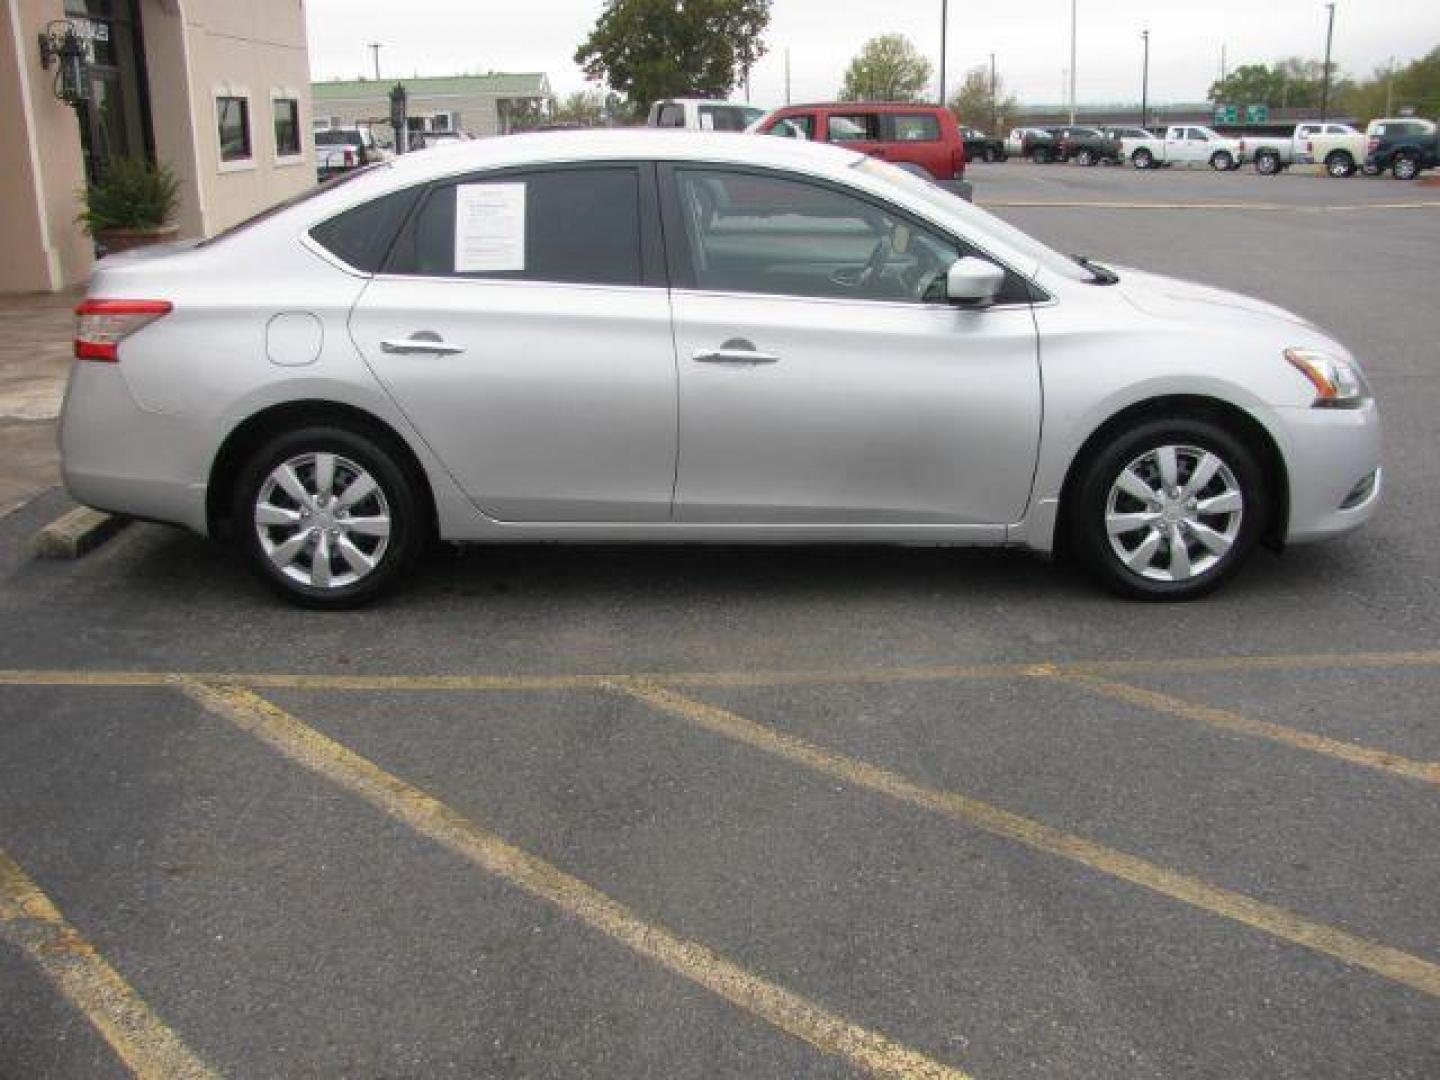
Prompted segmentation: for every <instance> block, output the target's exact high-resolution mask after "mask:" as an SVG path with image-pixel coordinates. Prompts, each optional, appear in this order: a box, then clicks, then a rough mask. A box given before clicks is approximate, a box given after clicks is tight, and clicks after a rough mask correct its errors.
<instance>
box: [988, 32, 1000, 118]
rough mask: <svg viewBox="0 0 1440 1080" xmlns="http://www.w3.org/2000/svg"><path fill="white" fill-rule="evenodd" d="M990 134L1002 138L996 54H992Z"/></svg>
mask: <svg viewBox="0 0 1440 1080" xmlns="http://www.w3.org/2000/svg"><path fill="white" fill-rule="evenodd" d="M990 134H991V135H993V136H994V137H995V138H997V139H998V138H999V137H1000V104H999V102H997V101H996V100H995V54H994V53H993V52H992V53H991V54H990Z"/></svg>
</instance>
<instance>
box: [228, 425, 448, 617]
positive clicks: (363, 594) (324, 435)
mask: <svg viewBox="0 0 1440 1080" xmlns="http://www.w3.org/2000/svg"><path fill="white" fill-rule="evenodd" d="M310 454H332V455H335V456H336V458H337V459H339V460H340V461H341V463H342V465H341V466H337V469H338V468H343V467H344V466H348V465H352V464H353V465H354V466H356V467H358V468H359V469H362V470H364V471H365V472H366V473H368V474H369V475H370V477H371V478H373V480H374V481H375V484H376V487H377V489H378V492H379V498H378V499H375V500H374V501H371V499H367V500H365V501H364V502H360V503H357V504H356V506H357V507H359V508H360V510H359V514H365V513H367V512H373V510H367V509H366V508H367V507H369V508H373V507H380V508H382V509H383V511H385V512H386V516H388V518H389V521H390V525H389V534H388V536H387V537H386V539H385V542H384V546H383V549H381V548H378V547H377V548H376V549H372V551H373V550H378V551H379V554H378V556H377V561H376V563H375V565H374V568H373V569H371V570H369V571H368V572H366V573H365V574H364V575H363V576H361V577H359V578H358V580H355V581H353V582H350V583H348V584H338V585H334V586H328V587H322V586H317V585H314V584H309V583H305V582H302V581H299V580H296V579H295V578H294V577H291V576H289V575H288V574H287V573H285V572H284V571H282V570H281V569H280V568H279V567H278V566H277V565H276V564H275V563H274V562H273V561H272V560H271V558H270V556H269V555H268V554H267V553H266V551H265V548H264V547H263V545H262V540H261V527H260V526H257V525H256V524H255V514H256V506H257V505H258V503H259V500H260V497H261V493H262V491H263V490H264V488H265V486H266V484H267V481H268V478H269V477H270V476H271V474H272V472H273V471H274V470H276V469H277V468H279V467H280V465H282V464H283V463H285V462H288V461H292V460H294V459H296V458H300V457H303V456H305V455H310ZM337 476H338V473H337ZM342 484H343V478H342V479H337V482H336V484H335V485H334V487H335V488H341V485H342ZM424 491H425V487H424V482H423V480H422V479H421V478H420V477H418V476H416V475H414V470H413V468H412V467H410V466H409V465H408V463H407V462H406V461H405V459H404V457H403V456H402V454H401V452H400V451H399V450H398V448H396V447H393V446H391V445H389V441H388V440H380V439H376V438H373V437H371V436H370V435H367V434H362V433H360V432H359V431H353V430H351V429H349V428H344V427H336V426H333V425H329V424H314V425H311V426H306V427H302V428H296V429H295V430H293V431H287V432H283V433H281V434H279V435H276V436H274V437H273V438H271V439H269V440H268V441H267V442H266V443H264V445H262V446H261V447H260V448H259V449H258V450H256V451H255V453H254V454H252V455H251V456H250V458H249V459H248V460H247V461H246V462H245V465H244V467H243V468H242V469H241V470H240V474H239V478H238V480H237V481H236V484H235V489H234V492H233V500H232V506H231V514H232V517H231V520H232V522H233V523H234V528H235V532H236V535H237V537H238V538H239V542H240V546H241V548H242V549H243V551H244V552H245V556H246V559H247V561H248V562H249V563H250V565H251V567H252V568H253V569H254V570H255V571H256V572H257V573H258V574H259V575H260V577H261V578H263V579H264V580H265V581H266V582H267V583H268V584H269V585H270V586H271V588H273V589H275V590H276V591H277V592H278V593H279V594H280V595H281V596H283V597H284V598H285V599H287V600H289V601H290V602H291V603H294V604H298V605H300V606H301V607H309V608H328V609H339V608H351V607H357V606H359V605H361V604H365V603H368V602H370V601H371V600H374V599H375V598H376V597H378V596H379V595H380V594H381V593H383V592H384V591H385V590H386V589H388V588H390V587H391V586H393V585H394V584H395V583H396V581H398V580H399V579H400V578H401V577H403V576H404V574H405V573H406V572H407V571H408V570H409V569H410V568H411V567H412V566H413V565H414V563H415V560H416V559H417V557H418V556H419V555H420V553H421V552H422V551H423V550H424V548H425V545H426V543H427V542H428V540H429V534H430V529H429V520H430V517H429V514H428V513H427V509H428V508H427V507H426V506H425V504H424V499H425V495H424ZM274 497H275V496H274V495H272V498H274ZM372 498H373V497H372ZM296 505H297V506H298V505H299V504H298V503H296ZM317 513H318V512H317ZM312 520H314V519H313V518H312ZM276 528H277V529H280V530H291V529H292V527H291V526H289V525H286V526H277V527H276ZM299 531H302V532H303V531H305V529H304V527H303V526H302V527H301V528H300V529H299ZM309 531H310V534H311V537H312V542H310V543H308V544H307V545H306V548H302V549H301V550H302V552H303V553H305V554H306V555H307V556H308V558H309V560H310V561H309V565H310V566H312V567H313V565H314V554H315V542H314V537H315V536H316V535H317V530H316V529H313V528H312V529H310V530H309ZM287 535H288V536H294V535H296V533H295V532H294V531H290V532H288V534H287V533H285V532H281V533H279V534H276V533H274V532H269V533H268V536H269V539H270V541H271V542H272V543H275V542H277V541H279V540H281V539H283V538H285V537H286V536H287ZM357 535H358V534H357ZM358 542H360V543H365V542H366V541H364V540H361V541H358ZM335 550H336V552H338V551H339V549H338V547H337V548H336V549H335ZM332 563H333V564H334V565H338V566H340V567H342V568H343V569H347V570H348V569H349V568H347V567H345V560H344V559H341V558H340V557H339V555H338V554H337V555H334V556H332ZM302 565H303V564H302ZM295 568H296V570H297V572H298V571H299V570H300V569H301V567H300V566H296V567H295ZM312 578H313V572H312Z"/></svg>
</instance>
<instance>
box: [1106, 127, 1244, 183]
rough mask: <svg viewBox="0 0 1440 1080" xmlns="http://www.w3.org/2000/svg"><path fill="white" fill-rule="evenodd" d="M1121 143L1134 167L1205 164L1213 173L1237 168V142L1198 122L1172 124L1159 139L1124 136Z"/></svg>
mask: <svg viewBox="0 0 1440 1080" xmlns="http://www.w3.org/2000/svg"><path fill="white" fill-rule="evenodd" d="M1123 145H1124V148H1125V153H1126V155H1127V156H1128V157H1129V159H1130V164H1131V165H1134V166H1135V168H1137V169H1158V168H1161V167H1163V166H1166V165H1209V166H1210V167H1211V168H1212V169H1214V170H1215V171H1216V172H1228V171H1229V170H1231V169H1238V168H1239V167H1240V144H1239V141H1238V140H1236V139H1230V138H1227V137H1226V136H1224V135H1221V134H1218V133H1217V132H1215V131H1212V130H1211V129H1210V128H1208V127H1201V126H1199V125H1198V124H1176V125H1175V126H1173V127H1168V128H1166V129H1165V135H1164V137H1163V138H1162V137H1159V136H1157V137H1156V138H1153V139H1126V140H1124V143H1123Z"/></svg>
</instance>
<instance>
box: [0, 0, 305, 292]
mask: <svg viewBox="0 0 1440 1080" xmlns="http://www.w3.org/2000/svg"><path fill="white" fill-rule="evenodd" d="M137 8H138V15H139V21H140V25H141V28H142V29H143V53H144V67H145V71H146V73H147V75H148V79H147V83H148V91H149V92H148V95H147V98H148V103H149V116H150V127H151V130H152V132H153V136H154V146H155V156H156V157H157V158H158V159H159V160H161V161H163V162H165V163H167V164H169V165H170V166H171V167H172V168H173V169H174V170H175V172H176V174H177V176H178V177H179V179H180V182H181V206H180V209H179V212H178V214H177V224H178V225H179V226H180V231H181V235H182V236H198V235H209V234H213V233H215V232H218V231H220V230H221V229H224V228H226V227H228V226H230V225H232V224H234V223H235V222H237V221H240V220H242V219H243V218H246V217H248V216H250V215H251V214H253V213H255V212H257V211H258V210H261V209H263V208H264V207H266V206H268V205H270V204H272V203H275V202H278V201H280V200H281V199H284V198H288V197H289V196H291V195H293V194H296V193H298V192H300V191H302V190H304V189H305V188H307V187H310V186H312V185H313V184H314V183H315V156H314V143H313V139H312V135H311V116H310V71H309V58H308V54H307V51H306V41H305V5H304V2H303V0H243V2H242V0H138V4H137ZM64 17H65V3H64V0H0V207H3V211H0V213H3V218H0V221H3V227H0V292H30V291H42V290H55V289H60V288H64V287H65V286H67V285H71V284H74V283H76V282H80V281H83V280H84V279H85V277H86V276H87V275H88V274H89V271H90V267H91V264H92V262H93V245H92V243H91V241H90V238H89V237H87V236H86V235H85V234H84V232H83V230H82V229H81V228H80V227H79V225H78V224H77V222H76V218H77V215H78V214H79V213H80V209H81V200H80V196H79V193H80V191H81V189H82V188H83V187H84V184H85V160H84V157H83V153H82V150H81V141H80V128H79V124H78V122H77V119H76V114H75V110H74V109H73V108H72V107H70V106H69V105H66V104H65V103H64V102H62V101H60V100H58V99H57V98H56V97H55V95H54V89H53V86H54V81H55V69H54V68H53V67H52V68H51V69H50V70H48V71H47V70H44V69H43V68H42V67H41V66H40V54H39V48H38V44H37V38H38V35H39V34H40V32H41V31H42V30H44V29H45V27H46V25H47V24H48V23H50V22H51V21H52V20H57V19H63V18H64ZM217 94H227V95H234V96H240V97H244V98H246V99H247V100H248V102H249V119H250V147H251V155H250V157H249V159H247V160H245V161H231V162H222V161H221V157H220V137H219V130H218V122H217V107H216V96H217ZM277 96H282V97H287V98H293V99H294V100H296V101H297V102H298V103H299V118H298V120H299V135H300V153H299V154H296V155H293V156H290V157H288V158H284V159H282V158H281V157H279V155H277V153H276V137H275V123H274V117H275V112H274V107H273V104H272V102H273V99H274V98H275V97H277Z"/></svg>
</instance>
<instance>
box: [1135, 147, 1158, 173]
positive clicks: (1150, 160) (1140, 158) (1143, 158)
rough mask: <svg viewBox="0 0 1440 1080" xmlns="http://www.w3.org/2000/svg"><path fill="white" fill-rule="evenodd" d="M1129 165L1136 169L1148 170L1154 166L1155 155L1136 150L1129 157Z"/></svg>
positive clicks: (1146, 151) (1147, 151)
mask: <svg viewBox="0 0 1440 1080" xmlns="http://www.w3.org/2000/svg"><path fill="white" fill-rule="evenodd" d="M1130 164H1131V165H1134V166H1135V168H1137V169H1148V168H1150V167H1151V166H1152V165H1154V164H1155V155H1154V154H1152V153H1151V152H1150V151H1149V150H1144V149H1141V150H1136V151H1135V153H1133V154H1131V155H1130Z"/></svg>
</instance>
